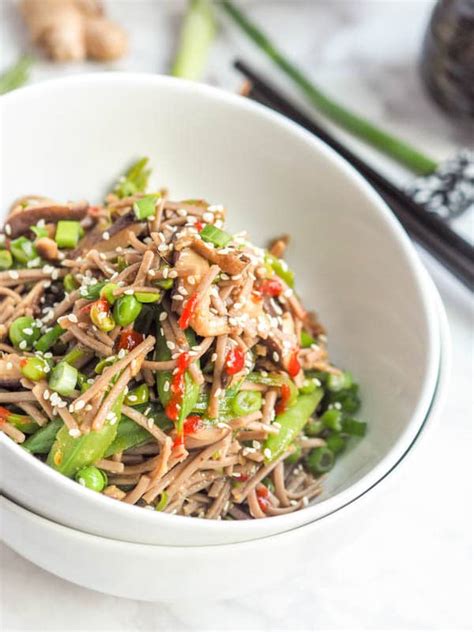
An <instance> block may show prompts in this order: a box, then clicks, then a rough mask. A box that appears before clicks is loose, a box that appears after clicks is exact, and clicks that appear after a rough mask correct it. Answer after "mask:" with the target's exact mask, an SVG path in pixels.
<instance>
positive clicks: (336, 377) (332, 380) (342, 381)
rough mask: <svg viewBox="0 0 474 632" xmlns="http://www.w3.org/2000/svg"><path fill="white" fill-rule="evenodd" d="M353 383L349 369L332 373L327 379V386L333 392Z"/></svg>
mask: <svg viewBox="0 0 474 632" xmlns="http://www.w3.org/2000/svg"><path fill="white" fill-rule="evenodd" d="M351 385H352V375H351V374H350V373H349V371H344V372H343V373H330V374H329V375H328V377H327V380H326V386H327V387H328V389H329V390H330V391H332V392H333V393H337V392H338V391H342V390H343V389H346V388H349V387H350V386H351Z"/></svg>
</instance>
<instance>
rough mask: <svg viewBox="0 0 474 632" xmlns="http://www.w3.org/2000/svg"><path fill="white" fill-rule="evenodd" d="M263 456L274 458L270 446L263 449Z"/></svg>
mask: <svg viewBox="0 0 474 632" xmlns="http://www.w3.org/2000/svg"><path fill="white" fill-rule="evenodd" d="M263 456H264V457H265V458H266V459H271V458H272V451H271V450H270V448H265V450H264V451H263Z"/></svg>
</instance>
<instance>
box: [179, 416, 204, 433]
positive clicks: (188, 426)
mask: <svg viewBox="0 0 474 632" xmlns="http://www.w3.org/2000/svg"><path fill="white" fill-rule="evenodd" d="M202 425H203V424H202V419H201V417H199V416H198V415H190V416H189V417H188V418H187V419H186V421H185V422H184V424H183V431H184V434H185V435H187V434H193V433H195V432H197V431H198V430H200V429H201V427H202Z"/></svg>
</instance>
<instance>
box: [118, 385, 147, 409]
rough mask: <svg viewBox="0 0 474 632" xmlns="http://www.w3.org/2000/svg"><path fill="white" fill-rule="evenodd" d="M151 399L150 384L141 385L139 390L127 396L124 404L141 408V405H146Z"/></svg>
mask: <svg viewBox="0 0 474 632" xmlns="http://www.w3.org/2000/svg"><path fill="white" fill-rule="evenodd" d="M149 399H150V389H149V388H148V384H140V386H137V388H134V389H133V390H132V391H130V392H129V393H127V395H125V399H124V403H125V404H126V405H127V406H139V405H140V404H146V403H147V402H148V401H149Z"/></svg>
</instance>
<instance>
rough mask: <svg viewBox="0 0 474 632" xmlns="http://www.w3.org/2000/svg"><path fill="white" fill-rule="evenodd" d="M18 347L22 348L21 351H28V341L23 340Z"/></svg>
mask: <svg viewBox="0 0 474 632" xmlns="http://www.w3.org/2000/svg"><path fill="white" fill-rule="evenodd" d="M18 346H19V347H20V349H22V350H24V349H26V347H27V346H28V344H27V342H26V340H22V341H21V342H20V344H19V345H18Z"/></svg>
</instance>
